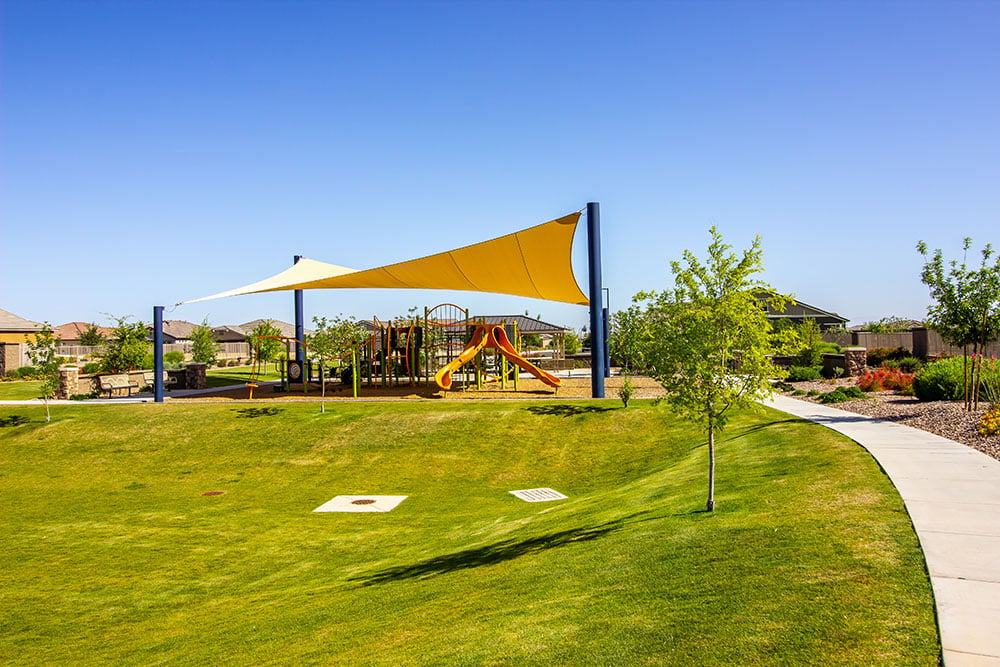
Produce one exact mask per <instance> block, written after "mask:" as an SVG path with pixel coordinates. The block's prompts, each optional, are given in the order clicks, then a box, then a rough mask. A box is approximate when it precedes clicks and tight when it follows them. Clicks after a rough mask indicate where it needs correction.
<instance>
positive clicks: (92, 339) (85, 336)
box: [80, 323, 105, 347]
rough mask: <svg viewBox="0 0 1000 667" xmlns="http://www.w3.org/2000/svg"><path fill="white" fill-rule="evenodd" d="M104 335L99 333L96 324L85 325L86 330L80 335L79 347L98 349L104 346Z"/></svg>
mask: <svg viewBox="0 0 1000 667" xmlns="http://www.w3.org/2000/svg"><path fill="white" fill-rule="evenodd" d="M104 343H105V338H104V334H102V333H101V332H100V330H99V329H98V328H97V325H96V324H93V323H91V324H89V325H87V328H86V330H85V331H84V332H83V333H81V334H80V345H85V346H87V347H100V346H101V345H104Z"/></svg>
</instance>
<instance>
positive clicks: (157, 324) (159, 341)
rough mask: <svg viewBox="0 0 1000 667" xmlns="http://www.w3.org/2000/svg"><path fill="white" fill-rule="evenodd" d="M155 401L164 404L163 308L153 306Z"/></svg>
mask: <svg viewBox="0 0 1000 667" xmlns="http://www.w3.org/2000/svg"><path fill="white" fill-rule="evenodd" d="M153 401H155V402H156V403H162V402H163V306H153Z"/></svg>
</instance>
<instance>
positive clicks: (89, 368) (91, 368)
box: [83, 361, 101, 375]
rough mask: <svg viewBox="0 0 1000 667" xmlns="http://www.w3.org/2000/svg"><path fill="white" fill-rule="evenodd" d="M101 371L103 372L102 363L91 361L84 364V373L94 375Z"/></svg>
mask: <svg viewBox="0 0 1000 667" xmlns="http://www.w3.org/2000/svg"><path fill="white" fill-rule="evenodd" d="M100 372H101V365H100V364H98V363H95V362H93V361H91V362H90V363H86V364H84V365H83V374H84V375H94V374H96V373H100Z"/></svg>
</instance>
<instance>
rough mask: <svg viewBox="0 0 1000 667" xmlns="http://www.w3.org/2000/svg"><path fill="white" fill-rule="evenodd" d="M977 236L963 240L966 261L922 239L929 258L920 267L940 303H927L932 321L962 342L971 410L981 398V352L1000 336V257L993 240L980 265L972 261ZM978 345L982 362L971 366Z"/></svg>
mask: <svg viewBox="0 0 1000 667" xmlns="http://www.w3.org/2000/svg"><path fill="white" fill-rule="evenodd" d="M971 247H972V239H971V238H966V239H965V241H964V243H963V245H962V251H963V254H962V263H961V264H959V263H958V261H957V260H951V261H950V262H948V263H947V264H945V261H944V256H943V253H942V252H941V250H935V251H934V252H933V254H929V253H928V250H927V244H926V243H924V242H923V241H920V242H919V243H917V251H918V252H919V253H920V254H921V255H923V256H924V257H925V258H928V257H929V259H927V260H926V261H925V262H924V266H923V269H922V270H921V272H920V279H921V281H922V282H923V283H924V284H925V285H927V287H928V288H929V290H930V295H931V298H932V299H934V301H935V303H934V304H933V305H931V306H928V308H927V323H928V325H929V326H930V327H931V328H932V329H934V330H935V331H937V332H938V333H939V334H941V338H943V339H944V340H945V342H947V343H949V344H951V345H954V346H955V347H961V348H962V355H963V357H964V358H965V361H964V362H963V385H964V395H965V407H966V409H967V410H971V409H973V408H974V407H978V404H979V384H980V382H979V378H980V377H981V375H982V359H981V356H980V355H979V354H978V352H980V351H981V350H982V349H983V348H985V347H986V345H988V344H989V343H991V342H993V341H995V340H996V339H997V337H998V336H1000V257H997V259H996V260H995V261H992V262H991V260H992V257H993V255H994V252H993V247H992V246H991V245H990V244H988V243H987V244H986V246H985V247H984V248H983V249H982V251H980V257H981V259H980V263H979V267H978V268H969V266H968V265H967V264H966V259H967V255H968V252H969V249H970V248H971ZM970 346H971V347H972V352H973V354H974V355H975V359H976V360H977V361H976V363H975V364H974V365H973V366H972V368H971V369H970V368H969V363H968V351H969V347H970Z"/></svg>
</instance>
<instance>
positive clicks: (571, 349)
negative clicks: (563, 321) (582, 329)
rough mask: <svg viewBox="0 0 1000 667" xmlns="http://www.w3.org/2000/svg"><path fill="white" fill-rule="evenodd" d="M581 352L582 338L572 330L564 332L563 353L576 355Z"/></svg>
mask: <svg viewBox="0 0 1000 667" xmlns="http://www.w3.org/2000/svg"><path fill="white" fill-rule="evenodd" d="M579 351H580V336H579V335H578V334H577V333H576V332H575V331H573V330H572V329H570V330H568V331H564V332H563V352H565V353H566V354H576V353H577V352H579Z"/></svg>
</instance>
